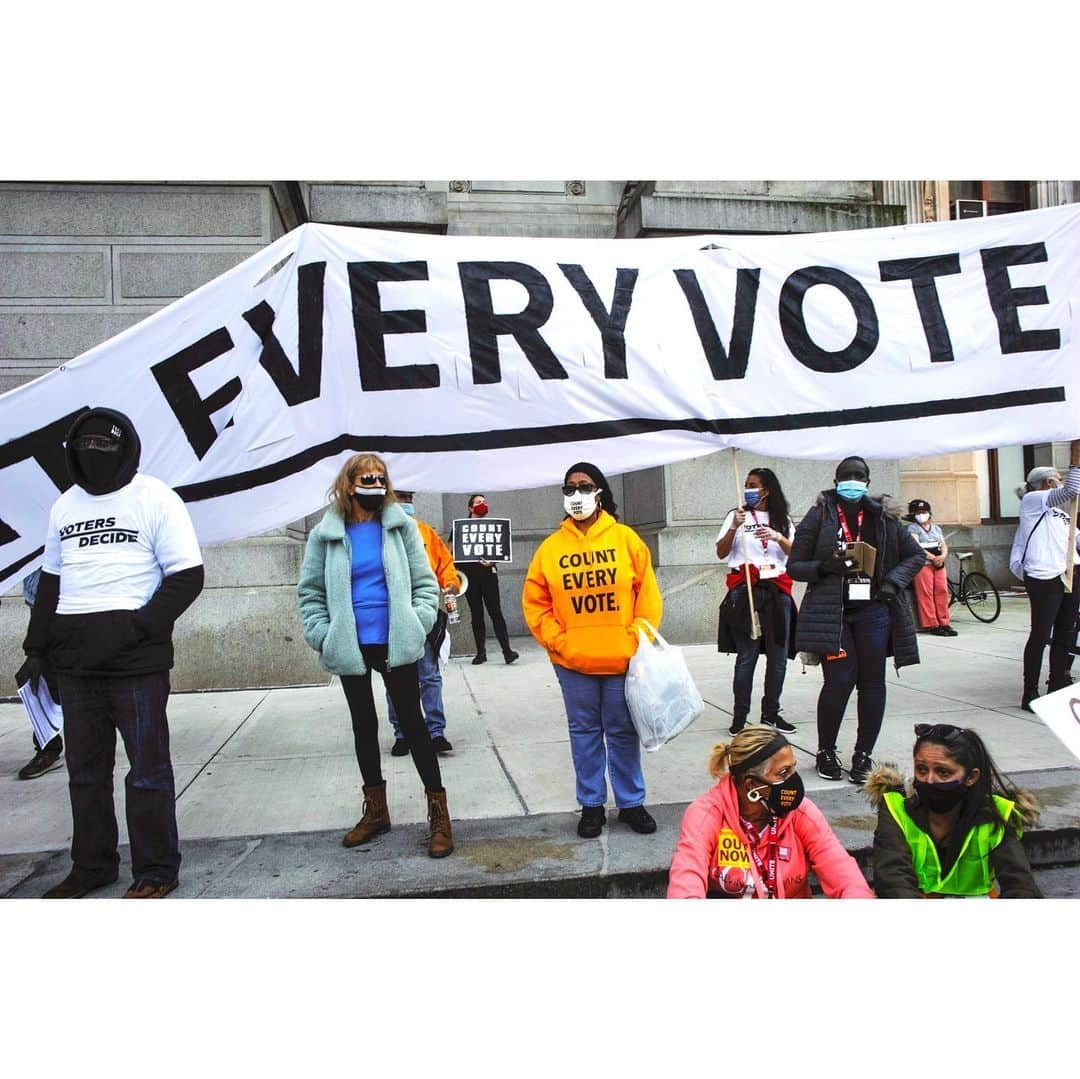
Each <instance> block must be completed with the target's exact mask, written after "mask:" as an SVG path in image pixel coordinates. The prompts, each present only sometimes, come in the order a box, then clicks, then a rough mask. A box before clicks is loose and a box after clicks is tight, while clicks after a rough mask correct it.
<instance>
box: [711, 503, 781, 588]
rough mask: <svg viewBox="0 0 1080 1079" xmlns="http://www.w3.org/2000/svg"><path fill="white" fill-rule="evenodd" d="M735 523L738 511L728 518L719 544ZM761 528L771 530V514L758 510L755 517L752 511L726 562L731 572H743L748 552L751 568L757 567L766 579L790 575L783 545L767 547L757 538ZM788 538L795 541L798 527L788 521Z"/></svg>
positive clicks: (717, 540) (769, 542)
mask: <svg viewBox="0 0 1080 1079" xmlns="http://www.w3.org/2000/svg"><path fill="white" fill-rule="evenodd" d="M734 523H735V511H734V510H732V511H731V513H729V514H728V515H727V517H725V518H724V523H723V525H722V526H721V527H720V532H719V534H718V535H717V537H716V542H717V543H719V542H720V540H721V539H722V538H723V537H724V536H726V535H727V533H728V531H729V529H730V528H731V527H732V525H733V524H734ZM761 525H766V526H769V527H771V525H769V511H768V510H754V511H753V512H752V513H751V511H750V510H747V511H746V520H745V521H743V526H742V528H740V529H739V530H738V531H737V532H736V533H735V536H734V538H733V539H732V541H731V550H730V551H729V552H728V556H727V558H726V559H725V561H726V562H727V564H728V568H729V569H733V570H735V569H742V567H743V565H745V563H746V561H747V551H749V553H750V555H749V560H750V565H752V566H757V567H758V571H759V573H760V574H761V576H762V577H764V578H769V577H777V576H779V575H780V574H781V573H786V572H787V555H786V554H784V549H783V548H782V547H781V546H780V544H779V543H777V542H776V540H769V541H768V543H767V544H766V545H764V546H763V545H762V542H761V540H759V539H758V538H757V536H756V535H755V534H754V532H755V530H756V529H757V528H758V527H759V526H761ZM787 538H788V539H789V540H790V539H794V538H795V525H794V524H792V523H791V521H788V534H787Z"/></svg>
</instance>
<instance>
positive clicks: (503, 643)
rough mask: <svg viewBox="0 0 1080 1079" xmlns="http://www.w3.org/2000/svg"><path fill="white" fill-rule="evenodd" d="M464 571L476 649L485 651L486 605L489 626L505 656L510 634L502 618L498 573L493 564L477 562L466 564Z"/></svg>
mask: <svg viewBox="0 0 1080 1079" xmlns="http://www.w3.org/2000/svg"><path fill="white" fill-rule="evenodd" d="M465 573H466V576H467V577H468V578H469V590H468V592H466V593H465V598H466V599H467V600H468V601H469V615H470V616H471V617H472V631H473V638H474V639H475V641H476V651H477V652H485V651H486V648H485V645H486V642H487V631H486V630H485V627H484V608H485V607H487V610H488V614H489V615H490V616H491V627H492V629H494V630H495V639H496V640H497V641H498V642H499V647H500V648H502V650H503V655H504V656H505V655H507V654H508V653H509V651H510V635H509V634H508V633H507V632H506V619H505V618H503V613H502V602H501V600H500V598H499V575H498V574H497V573H496V572H495V568H494V567H493V566H481V565H480V564H479V563H476V564H474V565H469V566H466V567H465Z"/></svg>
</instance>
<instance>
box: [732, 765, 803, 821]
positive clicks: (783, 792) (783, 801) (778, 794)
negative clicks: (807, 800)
mask: <svg viewBox="0 0 1080 1079" xmlns="http://www.w3.org/2000/svg"><path fill="white" fill-rule="evenodd" d="M761 782H762V783H764V784H765V786H767V787H768V788H769V793H768V795H767V796H766V797H764V798H763V797H762V796H761V794H760V793H759V790H758V788H757V787H751V788H750V790H749V791H748V792H747V795H746V797H747V798H749V799H750V801H751V802H764V803H765V806H766V808H767V809H768V810H769V812H770V813H771V814H772V815H773V816H774V817H786V816H787V815H788V814H789V813H790V812H791V811H792V810H793V809H798V808H799V804H800V803H801V802H802V800H803V798H804V797H805V796H806V788H805V787H804V786H803V781H802V776H801V775H799V773H798V772H793V773H792V774H791V775H789V776H788V777H787V779H782V780H780V782H779V783H765V781H764V780H762V781H761Z"/></svg>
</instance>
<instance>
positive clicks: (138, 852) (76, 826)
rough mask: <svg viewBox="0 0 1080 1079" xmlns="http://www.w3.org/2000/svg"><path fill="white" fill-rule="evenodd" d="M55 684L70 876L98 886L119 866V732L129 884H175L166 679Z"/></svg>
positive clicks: (63, 678) (162, 674) (164, 675)
mask: <svg viewBox="0 0 1080 1079" xmlns="http://www.w3.org/2000/svg"><path fill="white" fill-rule="evenodd" d="M59 680H60V693H61V696H62V697H63V701H64V752H65V756H66V758H67V769H68V790H69V792H70V794H71V818H72V837H71V860H72V862H73V863H74V867H73V869H72V872H73V874H74V875H75V876H76V877H78V878H80V879H83V880H88V881H89V880H99V879H101V878H103V877H111V876H114V875H115V874H116V872H117V870H118V868H119V865H120V856H119V854H118V853H117V850H116V847H117V842H118V838H119V836H118V831H117V827H116V810H115V808H114V806H113V766H114V764H115V762H116V732H117V731H119V732H120V737H121V738H123V740H124V749H125V750H126V751H127V756H128V761H129V762H130V764H131V769H130V771H129V772H128V774H127V776H126V777H125V779H124V791H125V801H126V805H127V826H128V839H129V841H130V843H131V867H132V871H133V876H134V879H135V880H136V881H139V880H151V881H157V882H158V883H162V884H167V883H169V882H171V881H174V880H176V878H177V876H178V875H179V872H180V841H179V837H178V835H177V831H176V788H175V785H174V782H173V770H172V761H171V759H170V757H169V725H168V721H167V719H166V715H165V705H166V703H167V702H168V699H169V674H168V672H167V671H159V672H156V673H154V674H140V675H130V676H127V677H118V678H92V677H87V678H83V677H76V676H68V675H63V674H61V675H59Z"/></svg>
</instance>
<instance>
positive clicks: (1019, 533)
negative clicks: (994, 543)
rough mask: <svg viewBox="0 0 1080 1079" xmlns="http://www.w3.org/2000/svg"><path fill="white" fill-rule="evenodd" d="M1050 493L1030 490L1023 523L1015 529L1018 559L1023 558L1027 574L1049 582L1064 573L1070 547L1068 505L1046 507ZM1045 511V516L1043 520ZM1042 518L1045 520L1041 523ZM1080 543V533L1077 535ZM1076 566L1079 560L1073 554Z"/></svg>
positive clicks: (1023, 507)
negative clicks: (1066, 552) (1066, 554)
mask: <svg viewBox="0 0 1080 1079" xmlns="http://www.w3.org/2000/svg"><path fill="white" fill-rule="evenodd" d="M1049 496H1050V491H1029V492H1028V493H1027V494H1026V495H1024V497H1023V500H1022V501H1021V503H1020V524H1019V527H1018V528H1017V530H1016V537H1017V538H1016V545H1017V546H1018V547H1019V550H1016V547H1015V546H1014V550H1015V551H1016V558H1017V559H1019V558H1020V556H1021V555H1023V551H1024V546H1025V545H1026V546H1027V554H1026V555H1023V558H1024V567H1023V568H1024V573H1026V574H1027V575H1028V576H1029V577H1036V578H1038V579H1039V580H1040V581H1049V580H1052V579H1053V578H1054V577H1057V576H1059V575H1060V574H1062V573H1064V572H1065V550H1066V548H1067V547H1068V546H1069V504H1068V503H1067V502H1066V503H1065V505H1064V506H1051V507H1047V504H1046V501H1047V498H1048V497H1049ZM1043 511H1045V512H1046V516H1045V517H1043ZM1040 518H1042V521H1041V523H1040V520H1039V519H1040ZM1077 540H1078V541H1080V533H1078V534H1077ZM1073 565H1080V557H1077V554H1076V552H1075V551H1073Z"/></svg>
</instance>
